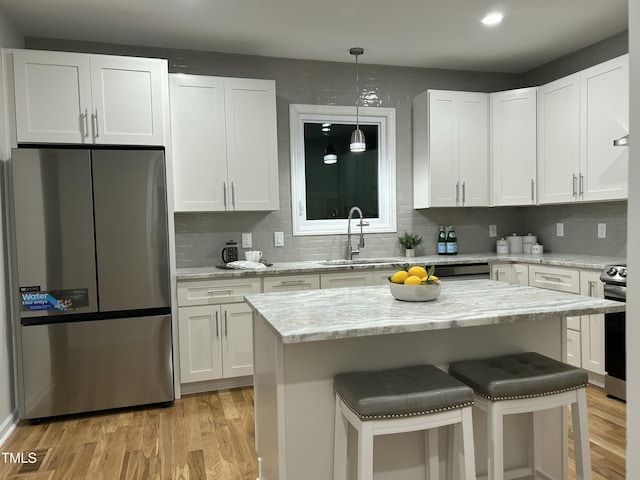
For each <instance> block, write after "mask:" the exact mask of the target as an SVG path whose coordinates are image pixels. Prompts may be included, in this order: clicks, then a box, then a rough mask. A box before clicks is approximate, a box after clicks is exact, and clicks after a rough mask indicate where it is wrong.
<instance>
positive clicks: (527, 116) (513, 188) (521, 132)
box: [491, 88, 538, 205]
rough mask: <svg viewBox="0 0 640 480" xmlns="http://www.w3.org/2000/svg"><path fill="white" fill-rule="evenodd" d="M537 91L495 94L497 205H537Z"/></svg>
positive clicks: (494, 194) (494, 191) (493, 139)
mask: <svg viewBox="0 0 640 480" xmlns="http://www.w3.org/2000/svg"><path fill="white" fill-rule="evenodd" d="M536 90H537V89H535V88H522V89H519V90H512V91H508V92H498V93H492V94H491V168H492V199H493V205H532V204H535V201H536V199H535V179H536V158H537V155H536V148H537V147H536V144H537V138H538V136H537V102H536Z"/></svg>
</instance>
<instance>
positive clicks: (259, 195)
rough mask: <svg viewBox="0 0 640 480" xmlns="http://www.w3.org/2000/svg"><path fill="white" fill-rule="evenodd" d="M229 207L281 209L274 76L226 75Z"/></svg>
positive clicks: (237, 208) (238, 208) (240, 208)
mask: <svg viewBox="0 0 640 480" xmlns="http://www.w3.org/2000/svg"><path fill="white" fill-rule="evenodd" d="M225 110H226V126H227V162H228V165H229V167H228V168H229V170H228V179H229V188H230V191H229V195H230V197H229V202H230V204H229V207H228V209H229V210H278V208H279V190H278V146H277V140H278V139H277V132H276V90H275V82H274V81H272V80H252V79H239V78H228V79H225Z"/></svg>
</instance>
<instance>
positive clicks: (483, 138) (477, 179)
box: [413, 90, 489, 208]
mask: <svg viewBox="0 0 640 480" xmlns="http://www.w3.org/2000/svg"><path fill="white" fill-rule="evenodd" d="M488 128H489V122H488V94H485V93H476V92H456V91H445V90H429V91H428V92H424V93H422V94H420V95H418V96H417V97H415V98H414V100H413V140H414V144H413V174H414V189H413V191H414V208H427V207H451V206H487V205H488V193H487V192H488V170H489V163H488V159H489V152H488Z"/></svg>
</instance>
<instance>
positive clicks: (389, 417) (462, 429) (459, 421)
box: [334, 365, 475, 480]
mask: <svg viewBox="0 0 640 480" xmlns="http://www.w3.org/2000/svg"><path fill="white" fill-rule="evenodd" d="M334 392H335V397H336V412H335V441H334V480H346V474H347V430H348V425H349V424H351V425H352V426H353V427H354V428H355V429H356V431H357V433H358V466H357V471H358V480H371V479H372V476H373V438H374V437H375V436H376V435H384V434H391V433H402V432H413V431H425V469H426V471H427V473H428V478H429V479H430V480H435V479H438V478H439V472H440V465H439V458H438V432H437V430H436V429H437V427H440V426H449V427H455V429H454V430H455V431H454V432H453V440H452V442H450V444H452V446H451V449H450V452H449V453H450V456H449V459H448V460H449V463H448V472H449V477H450V478H453V475H454V474H453V473H452V472H453V471H454V469H455V472H456V475H457V477H456V478H462V477H460V473H459V472H464V474H465V477H464V478H466V479H468V480H475V458H474V453H473V422H472V419H471V406H472V405H473V399H474V395H473V390H472V389H471V388H470V387H468V386H466V385H465V384H463V383H462V382H460V381H459V380H457V379H455V378H453V377H451V376H449V375H447V374H446V373H445V372H443V371H442V370H440V369H438V368H436V367H435V366H433V365H418V366H411V367H404V368H397V369H391V370H382V371H373V372H352V373H342V374H339V375H336V376H335V377H334ZM454 451H455V453H456V455H457V458H458V461H459V462H460V463H459V464H454V463H453V456H452V454H453V452H454ZM462 453H463V454H462Z"/></svg>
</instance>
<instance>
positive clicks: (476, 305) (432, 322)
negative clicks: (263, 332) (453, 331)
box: [245, 280, 625, 343]
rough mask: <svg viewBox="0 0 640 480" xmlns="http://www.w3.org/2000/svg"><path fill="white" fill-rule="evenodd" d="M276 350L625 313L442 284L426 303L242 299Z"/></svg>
mask: <svg viewBox="0 0 640 480" xmlns="http://www.w3.org/2000/svg"><path fill="white" fill-rule="evenodd" d="M245 301H246V302H247V304H249V306H251V308H252V309H253V310H254V311H256V312H258V313H259V314H260V315H261V316H262V317H263V318H264V320H265V321H266V323H267V325H269V328H271V329H272V330H273V332H274V333H275V334H276V335H277V336H278V338H279V339H280V340H281V341H282V342H283V343H302V342H311V341H318V340H333V339H342V338H352V337H363V336H369V335H386V334H397V333H408V332H417V331H425V330H436V329H449V328H458V327H472V326H483V325H493V324H498V323H509V322H518V321H531V320H536V319H548V318H550V317H566V316H570V315H589V314H595V313H606V312H617V311H624V310H625V304H624V303H620V302H614V301H611V300H603V299H598V298H593V297H586V296H581V295H574V294H570V293H563V292H556V291H553V290H547V289H542V288H535V287H524V286H521V285H512V284H508V283H504V282H496V281H493V280H461V281H455V282H446V281H443V282H442V293H441V294H440V297H439V298H438V299H436V300H435V301H433V302H402V301H399V300H396V299H394V298H393V297H392V296H391V293H390V291H389V286H388V285H383V286H374V287H351V288H333V289H326V290H307V291H297V292H278V293H269V294H256V295H247V296H246V297H245Z"/></svg>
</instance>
